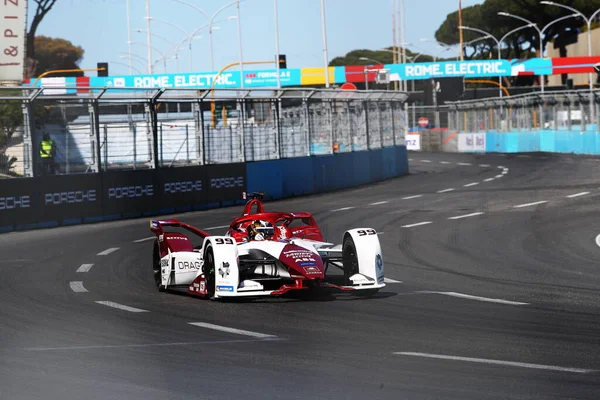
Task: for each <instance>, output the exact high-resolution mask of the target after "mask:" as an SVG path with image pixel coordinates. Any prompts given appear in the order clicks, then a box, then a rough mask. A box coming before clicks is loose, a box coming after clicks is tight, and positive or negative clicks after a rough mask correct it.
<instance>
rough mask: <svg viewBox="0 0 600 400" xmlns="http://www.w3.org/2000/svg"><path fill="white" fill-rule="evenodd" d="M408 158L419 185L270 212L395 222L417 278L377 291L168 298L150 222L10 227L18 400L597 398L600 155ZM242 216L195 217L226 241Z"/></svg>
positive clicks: (387, 242) (6, 338)
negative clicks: (155, 261)
mask: <svg viewBox="0 0 600 400" xmlns="http://www.w3.org/2000/svg"><path fill="white" fill-rule="evenodd" d="M410 157H411V161H410V165H411V175H409V176H406V177H403V178H399V179H394V180H390V181H386V182H382V183H378V184H375V185H370V186H365V187H360V188H356V189H352V190H344V191H339V192H335V193H330V194H323V195H318V196H310V197H304V198H296V199H290V200H286V201H279V202H272V203H268V204H267V205H268V207H269V209H281V210H284V209H294V210H301V209H302V210H306V211H309V212H312V213H314V215H315V218H316V219H317V222H318V223H319V225H320V226H321V228H322V230H323V232H324V234H325V236H326V237H327V238H330V239H334V240H335V241H339V240H340V238H338V237H339V236H340V235H341V233H342V232H343V231H344V230H345V229H348V228H351V227H354V226H357V225H369V226H371V227H373V228H375V229H377V230H378V231H379V232H380V233H381V235H380V240H381V243H382V246H383V252H384V257H385V260H386V277H387V278H389V279H391V280H393V281H397V282H401V283H397V282H395V283H388V286H387V287H386V288H385V289H384V290H383V292H382V293H380V295H378V296H377V297H376V298H373V299H354V298H339V299H338V300H335V301H308V302H307V301H295V300H282V299H265V300H261V301H254V302H234V303H219V302H208V301H201V300H198V299H194V298H189V297H187V296H180V295H174V294H169V293H158V292H157V291H156V288H155V287H154V283H153V280H152V272H151V266H150V254H151V245H152V242H151V241H150V240H146V241H145V240H144V239H146V238H148V237H149V236H150V235H149V232H148V229H147V220H146V219H141V220H129V221H120V222H113V223H105V224H97V225H86V226H78V227H71V228H58V229H53V230H46V231H34V232H23V233H11V234H6V235H2V236H1V237H0V251H1V252H2V254H3V258H2V260H1V261H0V271H1V272H2V276H3V277H4V282H3V290H2V291H0V301H1V302H2V307H1V308H0V315H1V316H2V321H3V323H2V324H1V325H0V398H10V399H21V398H23V399H30V398H37V397H44V398H46V399H58V398H65V397H67V398H79V397H84V396H85V397H86V398H92V399H95V398H98V399H101V398H102V399H104V398H130V399H137V398H140V399H142V398H143V399H154V398H156V399H158V398H169V399H184V398H185V399H187V398H190V397H192V396H193V397H201V398H214V399H218V398H219V399H220V398H232V397H237V396H243V397H247V398H286V399H301V398H302V399H305V398H323V399H325V398H327V399H330V398H344V399H354V398H356V399H363V398H365V397H376V398H382V399H387V398H389V399H396V398H411V399H421V398H423V399H425V398H456V399H471V398H472V399H482V398H507V397H509V398H529V397H532V398H561V397H568V398H590V399H592V398H597V393H598V389H600V339H599V338H598V332H599V331H600V306H599V304H600V301H599V300H600V295H599V293H600V292H599V291H598V288H600V271H599V269H598V268H597V259H598V256H599V255H600V247H598V246H597V245H596V243H595V238H596V236H597V235H598V234H600V225H598V224H597V223H596V222H595V221H596V217H597V216H599V215H597V214H600V212H599V211H598V209H597V206H596V204H597V201H598V200H599V198H600V188H599V186H600V185H598V178H597V176H598V172H600V162H598V161H596V160H595V159H593V158H586V157H574V156H556V155H534V156H530V157H526V156H509V157H506V156H497V155H467V154H426V153H411V154H410ZM240 211H241V208H240V207H232V208H227V209H218V210H212V211H207V212H197V213H189V214H185V215H181V216H179V217H180V218H181V219H182V220H184V221H186V222H189V223H191V224H193V225H196V226H198V227H201V228H212V229H214V231H215V232H222V231H224V228H222V226H223V225H226V224H228V223H229V221H230V220H231V219H232V218H233V217H235V216H237V215H239V213H240ZM99 254H102V255H99ZM77 271H79V272H77ZM389 282H392V281H389ZM194 323H197V324H196V325H193V324H194ZM224 328H227V329H230V331H228V332H225V331H223V330H222V329H224ZM220 329H221V330H220ZM231 329H235V330H237V331H231Z"/></svg>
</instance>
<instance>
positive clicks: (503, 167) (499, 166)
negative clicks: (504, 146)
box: [498, 165, 506, 169]
mask: <svg viewBox="0 0 600 400" xmlns="http://www.w3.org/2000/svg"><path fill="white" fill-rule="evenodd" d="M498 168H500V169H506V167H505V166H502V165H498Z"/></svg>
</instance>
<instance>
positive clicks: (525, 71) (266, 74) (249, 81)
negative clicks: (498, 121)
mask: <svg viewBox="0 0 600 400" xmlns="http://www.w3.org/2000/svg"><path fill="white" fill-rule="evenodd" d="M598 63H600V57H563V58H532V59H528V60H520V59H515V60H471V61H462V62H458V61H443V62H431V63H411V64H387V65H381V64H378V65H369V66H364V65H351V66H343V67H329V68H328V73H329V78H330V82H331V83H332V84H335V85H341V84H344V83H347V82H353V83H359V82H364V81H365V77H366V78H367V79H368V81H369V82H373V81H374V80H375V77H376V75H377V74H376V73H375V72H374V71H376V70H377V69H384V68H385V69H387V70H389V72H390V79H391V80H392V81H398V80H407V81H409V80H422V79H441V78H451V77H464V78H467V79H470V78H492V77H498V76H522V75H559V74H566V73H588V72H593V73H594V72H595V70H594V65H596V64H598ZM365 68H368V72H367V73H366V74H365ZM280 74H281V75H280V76H281V86H283V87H293V86H317V85H324V84H325V69H324V68H322V67H321V68H296V69H283V70H281V71H280ZM54 79H55V80H57V79H63V80H65V82H64V87H65V88H66V89H63V91H64V94H71V93H75V92H76V91H78V90H80V89H81V88H85V87H90V86H91V87H98V88H101V87H109V88H110V87H115V88H142V89H144V88H145V89H157V88H175V89H205V90H206V89H210V88H211V86H212V84H213V82H214V80H215V79H216V83H215V85H214V87H215V88H216V89H239V88H241V87H242V85H241V81H242V79H241V76H240V71H230V72H225V73H222V74H221V75H219V76H218V77H217V73H216V72H195V73H181V74H154V75H120V76H110V77H78V78H54ZM55 80H52V79H47V78H42V79H41V80H40V81H38V82H37V85H38V86H39V85H41V86H44V87H50V86H57V82H56V81H55ZM27 83H28V82H27ZM243 83H244V85H243V86H244V88H247V89H256V88H271V89H273V88H276V87H277V71H276V70H275V69H266V70H251V71H245V72H244V76H243ZM71 88H72V89H71ZM53 93H54V92H53Z"/></svg>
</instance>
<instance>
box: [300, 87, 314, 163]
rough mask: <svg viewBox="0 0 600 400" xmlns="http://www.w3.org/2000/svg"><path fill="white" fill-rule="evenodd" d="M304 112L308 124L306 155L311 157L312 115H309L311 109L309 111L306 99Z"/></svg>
mask: <svg viewBox="0 0 600 400" xmlns="http://www.w3.org/2000/svg"><path fill="white" fill-rule="evenodd" d="M302 111H303V114H304V123H305V124H306V139H305V141H306V155H307V156H310V155H311V153H312V152H311V149H310V140H311V137H312V133H311V127H310V113H309V109H308V99H307V98H304V99H302Z"/></svg>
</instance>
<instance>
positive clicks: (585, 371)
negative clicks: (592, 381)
mask: <svg viewBox="0 0 600 400" xmlns="http://www.w3.org/2000/svg"><path fill="white" fill-rule="evenodd" d="M393 354H396V355H400V356H413V357H423V358H435V359H439V360H452V361H467V362H474V363H480V364H493V365H506V366H509V367H521V368H532V369H543V370H550V371H561V372H574V373H578V374H588V373H590V372H595V371H596V370H594V369H585V368H571V367H559V366H556V365H544V364H531V363H523V362H517V361H503V360H490V359H488V358H473V357H459V356H447V355H443V354H430V353H416V352H410V351H396V352H394V353H393Z"/></svg>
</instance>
